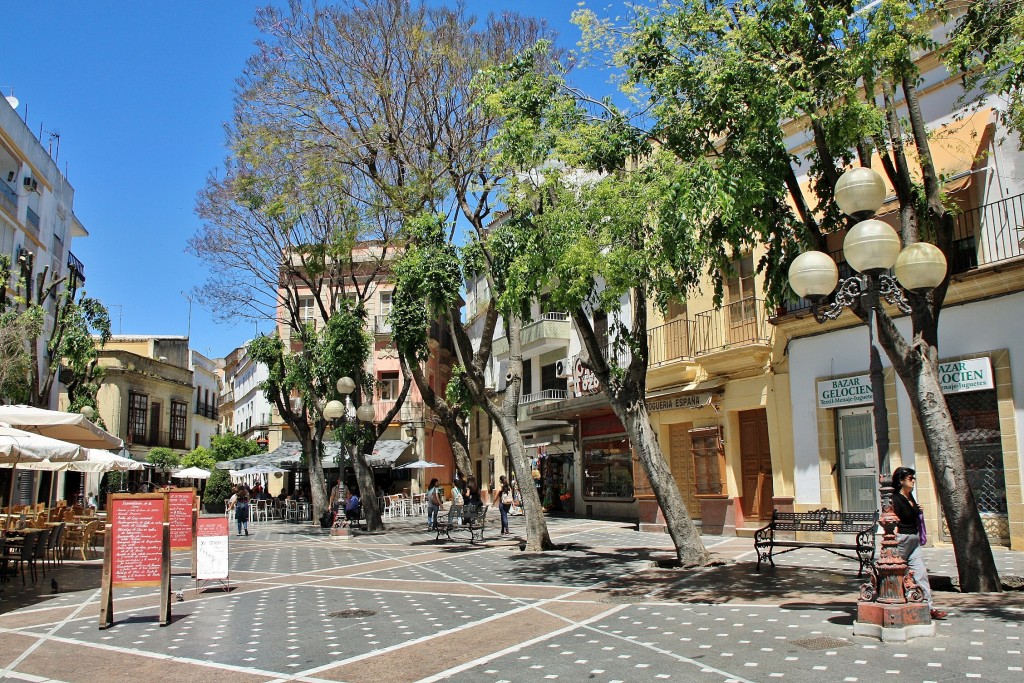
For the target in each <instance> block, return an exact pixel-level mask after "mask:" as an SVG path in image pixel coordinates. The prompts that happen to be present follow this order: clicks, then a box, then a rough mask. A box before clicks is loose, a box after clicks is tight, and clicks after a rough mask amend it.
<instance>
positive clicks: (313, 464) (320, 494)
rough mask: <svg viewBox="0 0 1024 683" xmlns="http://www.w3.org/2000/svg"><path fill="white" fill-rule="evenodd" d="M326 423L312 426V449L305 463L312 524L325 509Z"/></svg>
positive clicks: (322, 421)
mask: <svg viewBox="0 0 1024 683" xmlns="http://www.w3.org/2000/svg"><path fill="white" fill-rule="evenodd" d="M326 427H327V425H326V423H325V422H324V420H323V419H321V420H318V421H317V423H316V424H315V425H313V434H312V441H313V449H312V451H306V452H307V453H312V454H311V455H310V456H309V460H308V462H307V463H306V474H307V476H308V477H309V492H310V495H312V496H313V523H318V522H319V521H320V516H321V515H322V514H323V513H324V510H326V509H327V486H326V483H325V480H324V464H323V456H324V432H325V431H326Z"/></svg>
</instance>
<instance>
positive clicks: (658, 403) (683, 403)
mask: <svg viewBox="0 0 1024 683" xmlns="http://www.w3.org/2000/svg"><path fill="white" fill-rule="evenodd" d="M710 404H711V392H705V393H702V394H686V395H684V396H676V397H675V398H657V399H651V400H650V401H648V402H647V412H649V413H653V412H656V411H659V410H673V409H675V408H703V407H704V406H706V405H710Z"/></svg>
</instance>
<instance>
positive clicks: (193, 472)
mask: <svg viewBox="0 0 1024 683" xmlns="http://www.w3.org/2000/svg"><path fill="white" fill-rule="evenodd" d="M171 476H172V477H174V478H175V479H209V477H210V470H204V469H203V468H202V467H186V468H185V469H183V470H178V471H177V472H175V473H174V474H172V475H171Z"/></svg>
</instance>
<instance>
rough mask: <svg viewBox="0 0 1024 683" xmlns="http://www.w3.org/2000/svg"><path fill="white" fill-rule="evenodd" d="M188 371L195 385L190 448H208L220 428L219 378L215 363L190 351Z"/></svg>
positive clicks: (196, 352)
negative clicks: (190, 372)
mask: <svg viewBox="0 0 1024 683" xmlns="http://www.w3.org/2000/svg"><path fill="white" fill-rule="evenodd" d="M189 369H190V370H191V371H192V382H193V384H194V385H195V396H194V397H193V402H192V407H193V410H194V411H195V414H194V415H193V417H192V448H199V447H200V446H202V447H203V448H209V447H210V440H211V439H213V436H214V435H215V434H217V432H218V429H219V427H220V415H219V412H218V406H219V404H220V378H219V377H218V376H217V362H216V361H214V360H211V359H209V358H207V357H206V356H204V355H203V354H201V353H199V352H198V351H195V350H191V351H190V355H189Z"/></svg>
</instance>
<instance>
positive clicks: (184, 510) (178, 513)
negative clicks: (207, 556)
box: [167, 489, 196, 550]
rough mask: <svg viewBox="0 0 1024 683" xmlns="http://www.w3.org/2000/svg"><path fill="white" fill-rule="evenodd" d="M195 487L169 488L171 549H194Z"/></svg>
mask: <svg viewBox="0 0 1024 683" xmlns="http://www.w3.org/2000/svg"><path fill="white" fill-rule="evenodd" d="M195 497H196V491H195V489H169V490H168V491H167V499H168V505H169V507H170V512H169V514H170V522H171V550H192V522H193V518H194V516H193V512H194V510H195Z"/></svg>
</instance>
